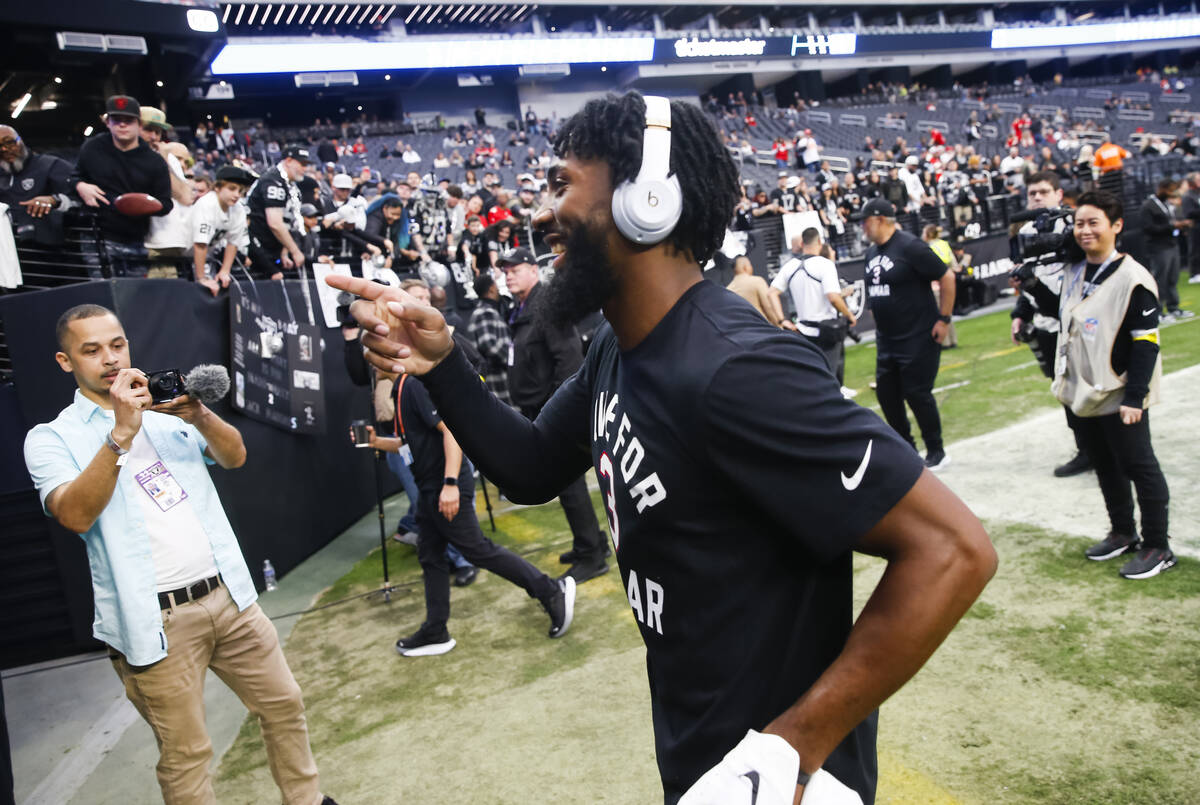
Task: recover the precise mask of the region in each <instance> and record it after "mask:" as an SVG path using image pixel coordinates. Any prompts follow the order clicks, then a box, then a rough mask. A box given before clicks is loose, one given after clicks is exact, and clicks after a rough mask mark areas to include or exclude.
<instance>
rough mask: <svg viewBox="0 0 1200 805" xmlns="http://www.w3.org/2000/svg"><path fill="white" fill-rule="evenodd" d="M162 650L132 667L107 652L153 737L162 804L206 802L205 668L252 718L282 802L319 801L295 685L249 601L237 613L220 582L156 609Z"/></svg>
mask: <svg viewBox="0 0 1200 805" xmlns="http://www.w3.org/2000/svg"><path fill="white" fill-rule="evenodd" d="M163 628H164V631H165V632H166V635H167V645H168V653H167V656H166V658H165V659H163V660H159V661H158V662H156V663H154V664H153V665H146V666H133V665H130V664H129V663H128V662H126V660H125V658H124V657H123V656H122V655H120V654H118V653H117V652H115V651H112V650H110V652H109V653H110V655H112V657H111V658H112V662H113V667H114V668H115V669H116V672H117V676H119V677H120V678H121V681H122V682H123V683H124V685H125V695H126V696H128V697H129V701H131V702H133V706H134V707H136V708H137V710H138V712H139V713H141V714H142V718H144V719H145V720H146V723H147V724H149V725H150V728H151V729H152V730H153V731H154V737H155V739H156V740H157V741H158V749H159V759H158V766H157V772H158V783H159V785H160V786H161V787H162V794H163V801H164V802H165V803H166V805H213V804H214V803H216V797H215V796H214V795H213V787H212V778H211V776H210V774H209V768H208V767H209V763H210V762H211V761H212V742H211V741H210V740H209V737H208V730H207V729H206V728H205V721H204V677H205V674H206V672H207V670H208V669H209V668H212V670H213V672H214V673H216V675H217V676H219V677H220V678H221V680H222V681H223V682H224V683H225V684H226V685H228V686H229V687H230V688H231V689H232V690H233V692H234V693H236V694H237V695H238V697H239V698H240V699H241V700H242V703H243V704H245V705H246V707H247V709H249V710H250V712H251V713H253V714H254V715H256V716H257V717H258V721H259V724H260V725H261V726H262V735H263V742H264V743H265V744H266V747H267V760H268V762H269V764H270V767H271V775H272V776H273V777H274V778H275V784H276V785H278V786H279V790H280V792H282V794H283V802H284V803H285V805H319V803H320V802H321V800H322V796H321V793H320V788H319V784H318V780H317V764H316V761H315V760H313V756H312V750H311V749H310V748H309V745H308V726H307V724H306V721H305V718H304V702H303V701H302V700H301V697H300V686H299V685H297V684H296V680H295V679H294V678H293V677H292V672H291V669H289V668H288V665H287V660H285V659H284V656H283V650H282V649H281V648H280V647H279V635H278V634H277V633H276V632H275V626H274V624H272V623H271V621H270V620H269V619H268V618H267V616H266V615H265V614H263V611H262V609H260V608H259V606H258V604H252V605H251V606H250V607H249V608H248V609H247V610H246V611H244V612H238V608H237V604H235V603H234V602H233V599H232V598H230V596H229V591H228V590H227V589H226V588H225V586H224V585H222V586H221V587H218V588H217V589H216V590H213V591H212V592H211V593H209V594H208V595H206V596H204V597H203V598H201V599H199V600H198V601H193V602H191V603H187V604H183V605H182V606H176V607H174V608H172V609H170V610H164V611H163Z"/></svg>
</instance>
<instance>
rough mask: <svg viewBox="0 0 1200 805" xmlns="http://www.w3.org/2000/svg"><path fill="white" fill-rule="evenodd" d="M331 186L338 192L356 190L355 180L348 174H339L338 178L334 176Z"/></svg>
mask: <svg viewBox="0 0 1200 805" xmlns="http://www.w3.org/2000/svg"><path fill="white" fill-rule="evenodd" d="M330 184H332V185H333V186H334V187H335V188H337V189H338V190H352V189H353V188H354V180H353V179H352V178H350V176H349V174H346V173H339V174H338V175H337V176H334V177H333V181H332V182H331V183H330Z"/></svg>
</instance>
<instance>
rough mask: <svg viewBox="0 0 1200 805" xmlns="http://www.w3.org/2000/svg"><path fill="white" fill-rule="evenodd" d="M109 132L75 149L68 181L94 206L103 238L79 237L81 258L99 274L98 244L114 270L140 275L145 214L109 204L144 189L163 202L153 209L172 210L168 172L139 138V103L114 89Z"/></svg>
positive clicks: (142, 271)
mask: <svg viewBox="0 0 1200 805" xmlns="http://www.w3.org/2000/svg"><path fill="white" fill-rule="evenodd" d="M105 109H106V110H107V111H106V113H105V116H104V122H105V125H106V126H107V127H108V134H107V135H104V134H101V135H98V136H96V137H93V138H92V139H90V140H88V141H87V142H85V143H84V144H83V147H82V148H80V149H79V159H78V160H77V161H76V163H75V170H74V171H73V172H72V174H71V178H70V179H68V180H67V181H68V182H69V183H70V184H71V186H73V187H74V188H75V192H76V193H78V194H79V198H80V199H82V201H83V203H84V204H86V205H87V206H89V207H92V208H94V209H95V210H96V224H97V226H98V227H99V229H100V237H101V238H102V239H103V241H104V242H103V244H93V243H90V242H87V241H85V242H84V259H85V260H86V261H87V262H88V263H89V264H91V265H92V266H93V268H92V269H91V273H92V274H93V276H96V277H98V276H100V269H99V266H100V257H99V251H98V247H100V246H103V248H104V250H105V252H106V253H107V255H108V260H109V264H110V266H111V268H112V273H113V275H114V276H145V275H146V269H147V267H148V266H147V262H146V247H145V246H144V245H143V243H144V242H145V240H146V233H147V232H149V231H150V220H149V218H147V217H138V218H133V217H130V216H128V215H122V214H121V213H120V212H118V211H117V208H116V207H114V206H113V201H115V200H116V199H117V197H118V196H122V195H125V194H126V193H147V194H149V195H151V196H154V198H156V199H158V201H159V202H161V203H162V209H161V210H159V211H158V212H156V213H154V214H155V215H157V216H163V215H166V214H167V213H169V212H170V211H171V208H172V207H173V206H174V202H172V201H171V176H170V173H169V172H168V169H167V163H166V161H165V160H164V159H163V158H162V157H160V156H159V155H158V154H157V153H156V152H155V151H154V150H153V149H151V148H150V146H148V145H146V143H144V142H143V141H142V139H141V136H140V135H141V129H142V118H141V106H140V105H139V104H138V102H137V100H135V99H134V98H130V97H128V96H127V95H114V96H112V97H111V98H109V99H108V101H107V103H106V104H105Z"/></svg>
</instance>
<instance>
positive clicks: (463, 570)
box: [454, 565, 479, 587]
mask: <svg viewBox="0 0 1200 805" xmlns="http://www.w3.org/2000/svg"><path fill="white" fill-rule="evenodd" d="M478 575H479V569H478V568H477V567H475V565H467V566H466V567H460V568H459V569H458V570H456V571H454V586H455V587H470V586H471V585H472V584H474V583H475V578H476V577H477V576H478Z"/></svg>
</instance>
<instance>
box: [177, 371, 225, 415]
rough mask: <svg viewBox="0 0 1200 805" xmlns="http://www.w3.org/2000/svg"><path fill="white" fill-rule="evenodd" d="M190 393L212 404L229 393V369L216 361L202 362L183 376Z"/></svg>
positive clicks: (201, 400) (207, 403) (203, 401)
mask: <svg viewBox="0 0 1200 805" xmlns="http://www.w3.org/2000/svg"><path fill="white" fill-rule="evenodd" d="M183 385H184V386H185V387H186V388H187V392H188V394H190V395H192V396H193V397H195V398H196V399H198V400H199V401H200V402H202V403H204V404H205V405H211V404H213V403H215V402H217V401H218V400H220V399H221V398H222V397H224V396H225V395H226V394H228V393H229V370H228V369H226V368H225V367H224V366H218V365H217V364H215V363H202V364H200V365H199V366H197V367H196V368H195V369H192V371H190V372H188V373H187V374H186V375H184V376H183Z"/></svg>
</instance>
